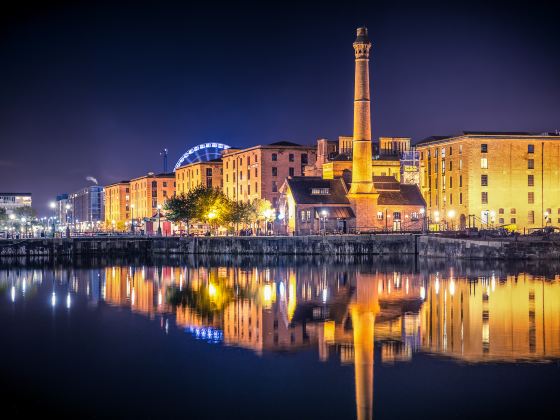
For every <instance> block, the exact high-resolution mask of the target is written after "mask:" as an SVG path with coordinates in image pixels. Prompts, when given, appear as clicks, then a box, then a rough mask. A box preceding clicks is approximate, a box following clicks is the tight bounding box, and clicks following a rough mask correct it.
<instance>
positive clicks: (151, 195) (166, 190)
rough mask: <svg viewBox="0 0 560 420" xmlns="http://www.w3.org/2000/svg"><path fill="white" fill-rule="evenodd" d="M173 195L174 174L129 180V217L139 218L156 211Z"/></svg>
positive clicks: (147, 216)
mask: <svg viewBox="0 0 560 420" xmlns="http://www.w3.org/2000/svg"><path fill="white" fill-rule="evenodd" d="M174 195H175V174H174V173H167V174H154V173H153V172H149V173H148V174H147V175H144V176H141V177H139V178H134V179H131V180H130V218H131V219H133V220H136V221H138V220H141V219H144V218H151V217H153V216H154V215H155V214H156V213H157V207H158V205H160V206H163V205H164V204H165V201H166V200H167V199H168V198H171V197H173V196H174Z"/></svg>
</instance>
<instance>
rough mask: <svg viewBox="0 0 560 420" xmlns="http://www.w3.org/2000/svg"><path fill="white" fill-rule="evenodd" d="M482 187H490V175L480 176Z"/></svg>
mask: <svg viewBox="0 0 560 420" xmlns="http://www.w3.org/2000/svg"><path fill="white" fill-rule="evenodd" d="M480 185H481V186H483V187H487V186H488V175H480Z"/></svg>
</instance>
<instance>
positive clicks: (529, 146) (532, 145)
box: [527, 144, 535, 153]
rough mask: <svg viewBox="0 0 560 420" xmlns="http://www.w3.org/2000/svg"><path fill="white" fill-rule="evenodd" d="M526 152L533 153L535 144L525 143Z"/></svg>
mask: <svg viewBox="0 0 560 420" xmlns="http://www.w3.org/2000/svg"><path fill="white" fill-rule="evenodd" d="M527 153H535V145H534V144H529V145H527Z"/></svg>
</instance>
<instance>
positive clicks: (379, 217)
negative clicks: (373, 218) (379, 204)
mask: <svg viewBox="0 0 560 420" xmlns="http://www.w3.org/2000/svg"><path fill="white" fill-rule="evenodd" d="M377 220H383V212H382V211H378V212H377Z"/></svg>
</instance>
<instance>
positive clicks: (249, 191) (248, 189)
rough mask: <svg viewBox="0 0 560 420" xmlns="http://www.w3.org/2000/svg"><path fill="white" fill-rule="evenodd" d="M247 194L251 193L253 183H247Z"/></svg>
mask: <svg viewBox="0 0 560 420" xmlns="http://www.w3.org/2000/svg"><path fill="white" fill-rule="evenodd" d="M247 195H251V184H247Z"/></svg>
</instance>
